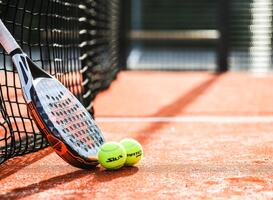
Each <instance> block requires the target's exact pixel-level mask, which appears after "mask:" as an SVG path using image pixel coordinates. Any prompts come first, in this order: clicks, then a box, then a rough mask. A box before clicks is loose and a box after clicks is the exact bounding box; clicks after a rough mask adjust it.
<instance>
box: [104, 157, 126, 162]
mask: <svg viewBox="0 0 273 200" xmlns="http://www.w3.org/2000/svg"><path fill="white" fill-rule="evenodd" d="M123 157H124V156H122V155H119V156H118V157H112V158H108V159H107V161H106V162H115V161H117V160H119V159H122V158H123Z"/></svg>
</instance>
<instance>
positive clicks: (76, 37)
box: [0, 0, 119, 163]
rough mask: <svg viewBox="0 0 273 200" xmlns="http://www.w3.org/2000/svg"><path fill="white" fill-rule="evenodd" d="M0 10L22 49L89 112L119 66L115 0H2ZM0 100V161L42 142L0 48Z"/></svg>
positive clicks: (26, 151)
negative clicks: (56, 79)
mask: <svg viewBox="0 0 273 200" xmlns="http://www.w3.org/2000/svg"><path fill="white" fill-rule="evenodd" d="M0 14H1V19H2V21H3V22H4V24H5V25H6V27H7V28H8V29H9V30H10V32H11V33H12V35H13V36H14V37H15V39H16V40H17V42H18V44H19V45H20V46H21V47H22V49H23V51H24V52H25V53H27V54H28V55H29V57H30V58H31V59H32V60H33V61H34V62H35V63H36V64H37V65H38V66H41V67H42V68H43V69H45V70H46V71H47V72H49V73H50V74H52V75H54V76H55V77H57V78H58V79H59V80H60V81H61V82H62V83H63V84H64V85H65V86H66V87H67V88H69V89H70V90H71V91H72V92H73V93H74V94H75V95H76V96H77V98H78V99H79V100H80V101H81V102H83V104H84V105H85V106H86V107H87V109H88V110H89V111H90V112H91V114H93V107H92V104H91V102H92V100H93V99H94V98H95V96H96V94H97V93H98V92H100V91H101V90H103V89H105V88H107V87H108V86H109V85H110V83H111V82H112V80H113V79H115V77H116V74H117V72H118V71H119V67H118V25H119V24H118V21H119V19H118V17H119V3H118V0H114V1H107V0H100V1H99V0H97V1H96V0H85V1H77V0H66V1H62V0H2V1H0ZM0 101H1V102H0V103H1V104H0V113H1V114H0V148H1V150H0V151H1V152H0V163H1V162H3V161H5V160H7V159H8V158H10V157H14V156H18V155H22V154H25V153H29V152H33V151H36V150H39V149H41V148H43V147H45V146H47V141H46V140H45V138H44V137H43V136H42V135H41V133H40V132H39V131H38V129H37V127H36V126H35V124H34V122H33V120H32V119H31V117H30V115H29V113H28V112H27V109H26V104H25V101H24V99H23V96H22V92H21V86H20V83H19V79H18V75H17V72H16V70H15V68H14V67H13V65H12V62H11V58H10V56H9V55H7V54H6V53H5V52H4V50H3V49H2V48H1V49H0Z"/></svg>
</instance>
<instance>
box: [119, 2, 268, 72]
mask: <svg viewBox="0 0 273 200" xmlns="http://www.w3.org/2000/svg"><path fill="white" fill-rule="evenodd" d="M122 5H123V12H124V16H123V18H124V20H125V24H126V25H125V28H124V29H126V30H127V31H126V36H127V43H126V44H127V48H126V54H127V55H128V59H127V61H126V63H127V67H128V68H129V69H164V70H216V71H226V70H228V69H231V70H250V71H254V72H268V71H270V70H271V69H272V64H271V63H272V1H271V0H195V1H191V0H126V1H123V4H122Z"/></svg>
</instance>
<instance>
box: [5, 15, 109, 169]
mask: <svg viewBox="0 0 273 200" xmlns="http://www.w3.org/2000/svg"><path fill="white" fill-rule="evenodd" d="M0 43H1V44H2V46H3V47H4V49H5V50H6V51H7V53H8V54H9V55H10V56H11V57H12V60H13V63H14V65H15V67H16V69H17V71H18V75H19V78H20V82H21V86H22V90H23V95H24V98H25V100H26V103H27V107H28V109H29V112H30V113H31V115H32V117H33V119H34V121H35V122H36V125H37V127H38V128H39V130H40V131H41V132H42V133H43V134H44V135H45V137H46V138H47V140H48V142H49V144H50V145H51V147H53V149H54V150H55V152H56V153H57V154H58V155H59V156H61V157H62V158H63V159H64V160H65V161H67V162H68V163H70V164H71V165H73V166H75V167H79V168H90V167H93V166H96V165H97V164H98V162H97V153H98V151H99V149H100V147H101V145H102V144H103V143H104V138H103V135H102V133H101V131H100V130H99V128H98V126H97V125H96V123H95V121H94V120H93V118H92V117H91V115H90V114H89V113H88V111H87V110H86V109H85V108H84V106H83V105H82V104H81V103H80V102H79V101H78V99H77V98H76V97H75V96H74V95H73V94H72V93H71V92H70V91H69V90H68V89H67V88H65V87H64V86H63V84H62V83H60V82H59V81H58V80H57V79H55V78H54V77H52V76H51V75H49V74H48V73H46V72H45V71H43V70H42V69H41V68H39V67H38V66H36V65H35V64H34V63H33V62H32V61H31V60H30V58H29V57H28V56H27V55H26V54H25V53H23V51H22V50H21V48H20V47H19V45H18V44H17V42H16V41H15V39H14V38H13V37H12V35H11V34H10V32H9V31H8V30H7V28H6V27H5V25H4V24H3V22H2V21H1V20H0Z"/></svg>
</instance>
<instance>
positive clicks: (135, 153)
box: [120, 138, 143, 166]
mask: <svg viewBox="0 0 273 200" xmlns="http://www.w3.org/2000/svg"><path fill="white" fill-rule="evenodd" d="M120 143H121V144H122V146H123V147H124V148H125V150H126V153H127V158H126V162H125V165H126V166H132V165H135V164H136V163H138V162H139V161H140V160H141V158H142V156H143V150H142V146H141V144H139V142H138V141H136V140H134V139H131V138H125V139H123V140H121V141H120Z"/></svg>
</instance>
